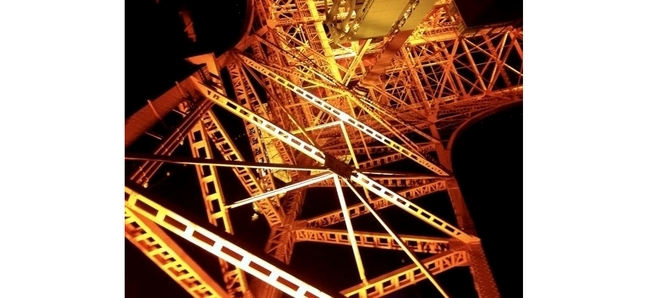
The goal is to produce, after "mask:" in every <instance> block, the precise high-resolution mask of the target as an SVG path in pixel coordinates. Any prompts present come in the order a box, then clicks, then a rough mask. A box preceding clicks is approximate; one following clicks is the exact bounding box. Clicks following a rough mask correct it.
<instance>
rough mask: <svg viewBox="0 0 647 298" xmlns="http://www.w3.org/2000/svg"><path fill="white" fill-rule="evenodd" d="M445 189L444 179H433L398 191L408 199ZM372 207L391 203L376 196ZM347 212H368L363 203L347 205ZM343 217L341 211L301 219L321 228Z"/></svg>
mask: <svg viewBox="0 0 647 298" xmlns="http://www.w3.org/2000/svg"><path fill="white" fill-rule="evenodd" d="M445 189H446V184H445V181H444V180H440V181H435V182H433V183H429V184H425V185H421V186H417V187H413V188H409V189H405V190H401V191H399V192H398V194H400V195H401V196H403V197H405V198H408V199H410V200H413V199H416V198H419V197H421V196H424V195H428V194H431V193H434V192H437V191H442V190H445ZM369 204H371V206H372V207H373V209H375V210H380V209H384V208H387V207H390V206H393V203H392V202H390V201H389V200H386V199H384V198H380V197H378V198H376V199H374V200H372V201H370V202H369ZM348 212H349V213H350V216H351V218H355V217H358V216H360V215H364V214H368V213H369V211H368V209H366V208H365V206H364V205H363V204H355V205H352V206H349V207H348ZM342 221H343V217H342V213H341V211H339V210H337V211H333V212H328V213H326V214H323V215H319V216H316V217H312V218H309V219H305V220H303V222H305V225H306V226H307V227H308V228H323V227H326V226H330V225H334V224H336V223H339V222H342Z"/></svg>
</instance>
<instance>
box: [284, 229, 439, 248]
mask: <svg viewBox="0 0 647 298" xmlns="http://www.w3.org/2000/svg"><path fill="white" fill-rule="evenodd" d="M295 233H296V241H297V242H301V241H309V242H319V243H328V244H341V245H350V242H349V238H348V233H347V232H346V231H341V230H331V229H316V228H303V229H299V230H295ZM399 237H400V238H401V239H402V241H403V242H404V243H406V245H407V247H408V248H409V249H410V250H411V251H413V252H419V253H441V252H444V251H448V250H449V240H448V239H444V238H438V237H428V236H415V235H399ZM355 240H356V241H357V245H358V246H361V247H369V248H380V249H389V250H402V248H401V247H400V246H398V244H397V243H396V242H395V241H394V240H393V238H392V237H391V236H390V235H389V234H387V233H377V232H365V231H355Z"/></svg>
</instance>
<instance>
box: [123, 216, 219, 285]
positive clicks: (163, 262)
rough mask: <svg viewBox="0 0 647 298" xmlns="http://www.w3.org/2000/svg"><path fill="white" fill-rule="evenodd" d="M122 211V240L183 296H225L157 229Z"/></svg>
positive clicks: (151, 224) (143, 220)
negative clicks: (161, 272) (132, 246)
mask: <svg viewBox="0 0 647 298" xmlns="http://www.w3.org/2000/svg"><path fill="white" fill-rule="evenodd" d="M124 211H125V234H126V239H128V241H130V242H131V243H132V244H133V245H135V247H137V248H138V249H139V250H141V252H142V253H144V254H145V255H146V256H147V257H148V258H149V259H150V260H151V261H153V263H155V265H157V266H158V267H160V268H161V269H162V270H163V271H164V272H165V273H166V274H168V276H169V277H170V278H172V279H173V280H174V281H175V282H177V283H178V284H179V285H180V286H181V287H182V288H183V289H184V290H185V291H187V293H189V294H190V295H191V296H193V297H227V296H229V294H227V292H226V291H225V290H224V289H223V288H222V287H221V286H220V285H219V284H218V283H216V282H215V281H214V280H213V279H211V277H210V276H209V275H208V274H207V273H206V272H204V270H202V268H200V266H198V264H197V263H196V262H195V261H193V259H191V257H189V256H188V255H187V254H186V253H185V252H184V250H183V249H182V248H180V246H178V245H177V244H176V243H175V241H173V240H172V239H171V238H170V237H169V236H168V235H166V233H165V232H164V231H163V230H162V229H161V228H160V227H158V226H157V225H156V224H155V223H153V222H151V221H150V220H148V219H147V218H145V217H141V216H138V215H137V214H136V213H134V212H133V211H131V210H130V209H128V208H125V209H124Z"/></svg>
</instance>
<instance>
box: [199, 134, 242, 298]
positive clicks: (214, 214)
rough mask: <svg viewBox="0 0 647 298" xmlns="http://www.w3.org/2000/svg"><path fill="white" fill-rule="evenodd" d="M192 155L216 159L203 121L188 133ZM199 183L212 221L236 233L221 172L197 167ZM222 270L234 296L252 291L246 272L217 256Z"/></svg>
mask: <svg viewBox="0 0 647 298" xmlns="http://www.w3.org/2000/svg"><path fill="white" fill-rule="evenodd" d="M189 145H190V147H191V155H193V157H194V158H203V159H213V152H212V149H211V146H209V143H208V139H207V137H206V132H205V129H204V126H203V123H202V122H200V121H198V122H197V124H196V125H195V126H194V127H193V129H192V130H191V132H190V134H189ZM195 169H196V173H197V175H198V183H199V184H200V189H201V193H202V198H203V200H204V204H205V207H206V211H207V216H208V219H209V223H211V224H212V225H214V226H216V227H220V228H222V229H223V230H224V231H225V232H227V233H229V234H233V233H234V229H233V226H232V225H231V219H230V218H229V213H228V211H227V209H226V208H225V198H224V196H223V193H222V187H221V186H220V179H219V178H218V171H217V169H216V167H215V166H212V165H202V166H195ZM218 261H219V263H220V270H221V271H222V275H223V277H224V279H225V286H226V287H227V292H229V294H230V295H231V296H234V297H242V296H243V295H244V294H245V292H247V291H248V290H249V285H248V284H247V279H246V278H245V274H244V273H243V271H242V270H240V268H237V267H235V266H232V265H230V264H229V263H227V261H225V260H223V259H218Z"/></svg>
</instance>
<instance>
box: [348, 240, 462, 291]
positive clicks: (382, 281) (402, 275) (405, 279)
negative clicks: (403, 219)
mask: <svg viewBox="0 0 647 298" xmlns="http://www.w3.org/2000/svg"><path fill="white" fill-rule="evenodd" d="M421 262H422V264H423V265H424V266H425V268H427V269H428V270H429V272H430V273H431V274H432V275H437V274H439V273H441V272H444V271H447V270H449V269H451V268H454V267H457V266H467V265H469V258H468V254H467V252H465V251H449V252H445V253H440V254H437V255H434V256H431V257H429V258H426V259H424V260H421ZM424 279H425V275H424V272H422V270H420V268H418V267H416V265H415V264H411V265H409V266H406V267H403V268H400V269H398V270H395V271H392V272H389V273H386V274H383V275H381V276H378V277H376V278H373V279H371V280H369V281H368V284H359V285H356V286H354V287H351V288H348V289H346V290H343V291H341V293H342V294H343V295H345V296H346V297H352V298H359V297H383V296H385V295H387V294H390V293H393V292H395V291H397V290H400V289H403V288H405V287H407V286H410V285H412V284H415V283H417V282H419V281H421V280H424Z"/></svg>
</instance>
